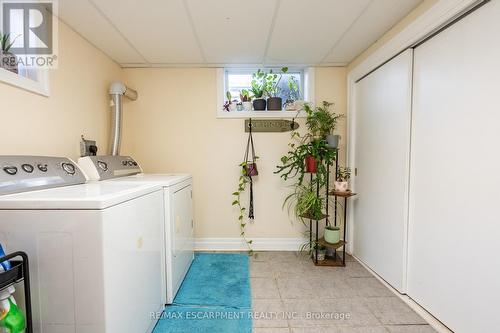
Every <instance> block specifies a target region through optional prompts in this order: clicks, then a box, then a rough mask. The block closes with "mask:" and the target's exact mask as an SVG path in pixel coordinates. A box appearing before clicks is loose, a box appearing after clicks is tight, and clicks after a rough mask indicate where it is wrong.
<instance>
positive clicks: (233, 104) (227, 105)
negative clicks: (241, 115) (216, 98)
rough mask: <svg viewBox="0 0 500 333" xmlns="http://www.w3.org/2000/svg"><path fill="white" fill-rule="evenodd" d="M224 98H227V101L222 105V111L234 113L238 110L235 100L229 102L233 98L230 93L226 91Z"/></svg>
mask: <svg viewBox="0 0 500 333" xmlns="http://www.w3.org/2000/svg"><path fill="white" fill-rule="evenodd" d="M226 97H227V101H226V102H225V103H224V105H223V106H222V109H223V110H226V111H228V112H229V111H231V112H232V111H236V110H237V108H238V105H237V104H238V101H237V100H236V99H233V100H231V99H232V98H233V97H232V95H231V92H229V91H226Z"/></svg>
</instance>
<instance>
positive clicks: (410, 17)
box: [347, 0, 439, 72]
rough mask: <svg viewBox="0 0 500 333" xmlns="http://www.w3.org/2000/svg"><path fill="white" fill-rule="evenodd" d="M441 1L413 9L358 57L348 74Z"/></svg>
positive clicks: (429, 0) (429, 2) (428, 2)
mask: <svg viewBox="0 0 500 333" xmlns="http://www.w3.org/2000/svg"><path fill="white" fill-rule="evenodd" d="M438 1H439V0H424V1H423V2H422V3H421V4H420V5H419V6H417V7H416V8H415V9H413V10H412V11H411V12H410V13H409V14H408V15H406V17H405V18H403V19H402V20H401V21H399V22H398V23H397V24H396V25H395V26H394V27H392V28H391V29H390V30H389V31H387V32H386V33H385V34H384V35H383V36H382V37H380V38H379V39H378V40H377V41H376V42H375V43H374V44H373V45H371V46H370V47H369V48H368V49H366V50H365V51H364V52H363V53H361V54H360V55H358V56H357V57H356V58H355V59H354V60H353V61H351V63H350V64H349V66H348V67H347V72H350V71H351V70H352V69H353V68H355V67H356V66H357V65H359V64H360V63H361V62H363V60H365V59H366V58H368V57H369V56H370V55H371V54H373V53H374V52H375V51H376V50H378V49H379V48H380V47H381V46H382V45H384V44H385V43H387V42H388V41H389V40H391V39H392V38H393V37H394V36H395V35H396V34H398V33H399V32H401V31H402V30H403V29H404V28H406V27H407V26H408V25H409V24H410V23H412V22H413V21H415V20H416V19H417V18H418V17H419V16H420V15H422V14H423V13H425V12H426V11H428V10H429V9H430V8H431V7H432V6H434V5H435V4H436V3H437V2H438Z"/></svg>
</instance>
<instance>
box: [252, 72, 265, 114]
mask: <svg viewBox="0 0 500 333" xmlns="http://www.w3.org/2000/svg"><path fill="white" fill-rule="evenodd" d="M266 76H267V74H266V73H265V72H264V71H262V70H260V69H259V70H258V71H257V72H255V73H253V74H252V82H251V88H250V91H251V92H252V94H253V97H254V100H253V109H254V110H256V111H263V110H265V109H266V100H265V98H264V95H265V93H266V86H267V82H266Z"/></svg>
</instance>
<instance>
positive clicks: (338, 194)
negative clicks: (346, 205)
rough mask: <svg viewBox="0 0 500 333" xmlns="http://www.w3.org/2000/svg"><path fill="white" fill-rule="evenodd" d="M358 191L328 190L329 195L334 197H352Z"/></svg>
mask: <svg viewBox="0 0 500 333" xmlns="http://www.w3.org/2000/svg"><path fill="white" fill-rule="evenodd" d="M356 194H357V193H353V192H351V191H348V192H340V191H334V190H332V191H330V192H328V195H331V196H334V197H340V198H350V197H353V196H355V195H356Z"/></svg>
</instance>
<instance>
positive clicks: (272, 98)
mask: <svg viewBox="0 0 500 333" xmlns="http://www.w3.org/2000/svg"><path fill="white" fill-rule="evenodd" d="M287 72H288V67H282V68H281V73H279V74H277V73H273V70H272V69H271V70H269V73H267V74H266V93H267V96H268V98H267V110H269V111H281V109H282V107H283V99H282V98H281V97H279V94H280V92H281V88H280V82H281V79H282V77H283V74H285V73H287Z"/></svg>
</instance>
